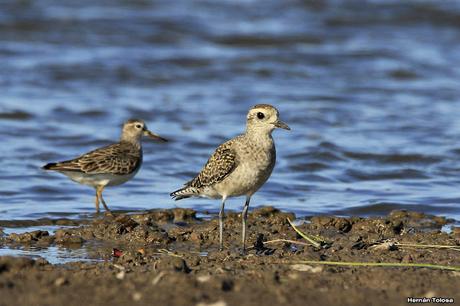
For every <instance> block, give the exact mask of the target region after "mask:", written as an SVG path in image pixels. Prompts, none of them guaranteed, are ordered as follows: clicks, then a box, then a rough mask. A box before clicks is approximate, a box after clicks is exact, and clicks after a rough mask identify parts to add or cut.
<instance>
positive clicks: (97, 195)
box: [94, 188, 99, 214]
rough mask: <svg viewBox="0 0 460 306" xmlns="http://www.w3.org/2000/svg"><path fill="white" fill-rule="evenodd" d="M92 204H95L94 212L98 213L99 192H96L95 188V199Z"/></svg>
mask: <svg viewBox="0 0 460 306" xmlns="http://www.w3.org/2000/svg"><path fill="white" fill-rule="evenodd" d="M94 204H96V213H97V214H98V213H99V194H98V192H97V188H96V201H95V203H94Z"/></svg>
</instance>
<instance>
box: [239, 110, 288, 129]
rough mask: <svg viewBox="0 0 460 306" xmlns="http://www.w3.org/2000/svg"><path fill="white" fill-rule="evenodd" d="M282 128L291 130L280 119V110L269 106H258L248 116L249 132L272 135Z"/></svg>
mask: <svg viewBox="0 0 460 306" xmlns="http://www.w3.org/2000/svg"><path fill="white" fill-rule="evenodd" d="M276 128H280V129H285V130H290V128H289V126H288V125H287V124H286V123H284V122H283V121H281V120H280V119H279V112H278V110H277V109H276V108H275V107H273V106H271V105H269V104H257V105H255V106H254V107H252V108H251V109H250V110H249V112H248V116H247V130H248V131H258V132H267V133H271V132H272V131H273V130H274V129H276Z"/></svg>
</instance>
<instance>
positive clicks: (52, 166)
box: [42, 163, 58, 170]
mask: <svg viewBox="0 0 460 306" xmlns="http://www.w3.org/2000/svg"><path fill="white" fill-rule="evenodd" d="M57 164H58V163H49V164H46V165H44V166H43V167H42V169H44V170H54V169H56V166H57Z"/></svg>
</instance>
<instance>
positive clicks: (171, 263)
mask: <svg viewBox="0 0 460 306" xmlns="http://www.w3.org/2000/svg"><path fill="white" fill-rule="evenodd" d="M157 267H158V268H159V269H163V270H173V271H175V272H183V273H189V272H190V271H191V270H190V268H189V267H188V266H187V263H186V262H185V260H184V259H182V258H180V257H175V256H167V257H163V258H161V259H160V261H159V262H158V266H157Z"/></svg>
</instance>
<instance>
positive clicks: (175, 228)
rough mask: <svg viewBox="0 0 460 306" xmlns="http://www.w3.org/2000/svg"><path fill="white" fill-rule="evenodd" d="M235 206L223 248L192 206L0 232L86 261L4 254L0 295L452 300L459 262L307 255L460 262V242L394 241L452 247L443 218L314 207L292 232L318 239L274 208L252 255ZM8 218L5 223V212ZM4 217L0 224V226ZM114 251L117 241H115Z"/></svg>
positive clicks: (211, 224) (99, 301)
mask: <svg viewBox="0 0 460 306" xmlns="http://www.w3.org/2000/svg"><path fill="white" fill-rule="evenodd" d="M240 218H241V217H240V215H239V214H236V213H228V214H227V218H226V220H225V235H224V239H225V250H224V251H222V252H219V251H218V249H217V247H218V245H217V242H218V222H217V220H216V219H215V218H212V219H210V220H208V219H206V220H200V219H197V218H196V213H195V211H193V210H188V209H172V210H162V211H149V212H146V213H142V214H134V215H131V214H130V215H123V214H119V215H117V216H116V217H115V218H114V217H110V216H103V217H98V218H95V219H94V220H86V221H82V222H81V223H80V222H76V221H70V220H57V221H56V220H53V221H52V220H41V221H39V222H37V224H48V223H49V224H59V225H73V226H76V227H75V228H71V229H68V228H67V229H62V230H58V231H56V232H55V233H54V234H53V235H51V234H50V233H48V232H46V231H35V232H30V233H25V234H20V235H15V234H13V235H9V236H6V235H3V237H2V238H0V246H3V247H5V246H8V247H18V246H21V247H27V246H34V247H43V248H46V247H48V246H54V245H57V246H59V247H61V248H71V249H80V248H83V249H85V250H86V252H87V253H88V256H87V257H88V258H91V259H94V260H93V261H89V262H76V263H67V264H61V265H52V264H50V263H48V262H47V261H46V260H44V259H37V260H33V259H30V258H19V257H16V258H14V257H0V297H1V298H0V305H66V306H71V305H110V306H115V305H144V304H145V305H147V304H148V305H200V306H203V305H215V306H225V305H239V306H241V305H307V304H309V305H385V306H387V305H406V304H407V298H408V297H444V298H453V299H455V302H456V303H459V302H460V290H459V289H460V272H458V271H448V270H434V269H428V268H413V267H340V266H323V265H317V264H306V263H304V262H303V261H305V260H319V261H341V262H349V261H352V262H391V263H430V264H438V265H449V266H457V267H458V266H460V251H459V250H458V249H457V250H454V249H439V248H418V247H417V248H415V247H406V246H401V245H399V244H402V243H406V244H409V243H415V244H436V245H452V246H455V245H457V246H460V230H459V228H453V230H452V232H451V233H449V234H448V233H446V232H443V231H441V230H440V229H441V227H442V226H443V225H445V224H446V223H448V220H446V219H444V218H441V217H435V216H427V215H424V214H421V213H414V212H405V211H394V212H392V213H391V214H389V215H388V216H386V217H379V218H358V217H351V218H337V217H328V216H322V217H313V218H309V219H308V220H297V221H296V224H297V225H298V228H299V230H301V231H302V232H304V233H308V234H309V235H317V236H320V237H321V238H322V239H324V240H325V243H323V245H322V247H320V248H315V247H313V246H309V245H302V244H296V243H290V242H285V241H281V242H276V241H273V240H276V239H285V240H294V241H298V242H301V243H305V242H306V241H305V240H304V239H303V238H302V237H301V236H300V235H298V234H297V233H296V232H295V231H294V229H293V228H292V227H291V225H290V224H289V223H288V221H287V218H290V219H291V220H295V216H294V215H293V214H290V213H283V212H280V211H278V210H277V209H275V208H272V207H264V208H259V209H255V210H254V211H253V212H252V213H250V215H249V229H248V230H249V238H248V240H249V245H250V249H249V251H248V254H246V255H242V254H241V252H240V251H241V250H240V248H239V247H240V235H241V220H240ZM4 223H5V222H4ZM2 225H3V226H7V225H9V226H11V225H12V224H1V223H0V226H2ZM0 235H1V232H0ZM114 249H115V250H114Z"/></svg>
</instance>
